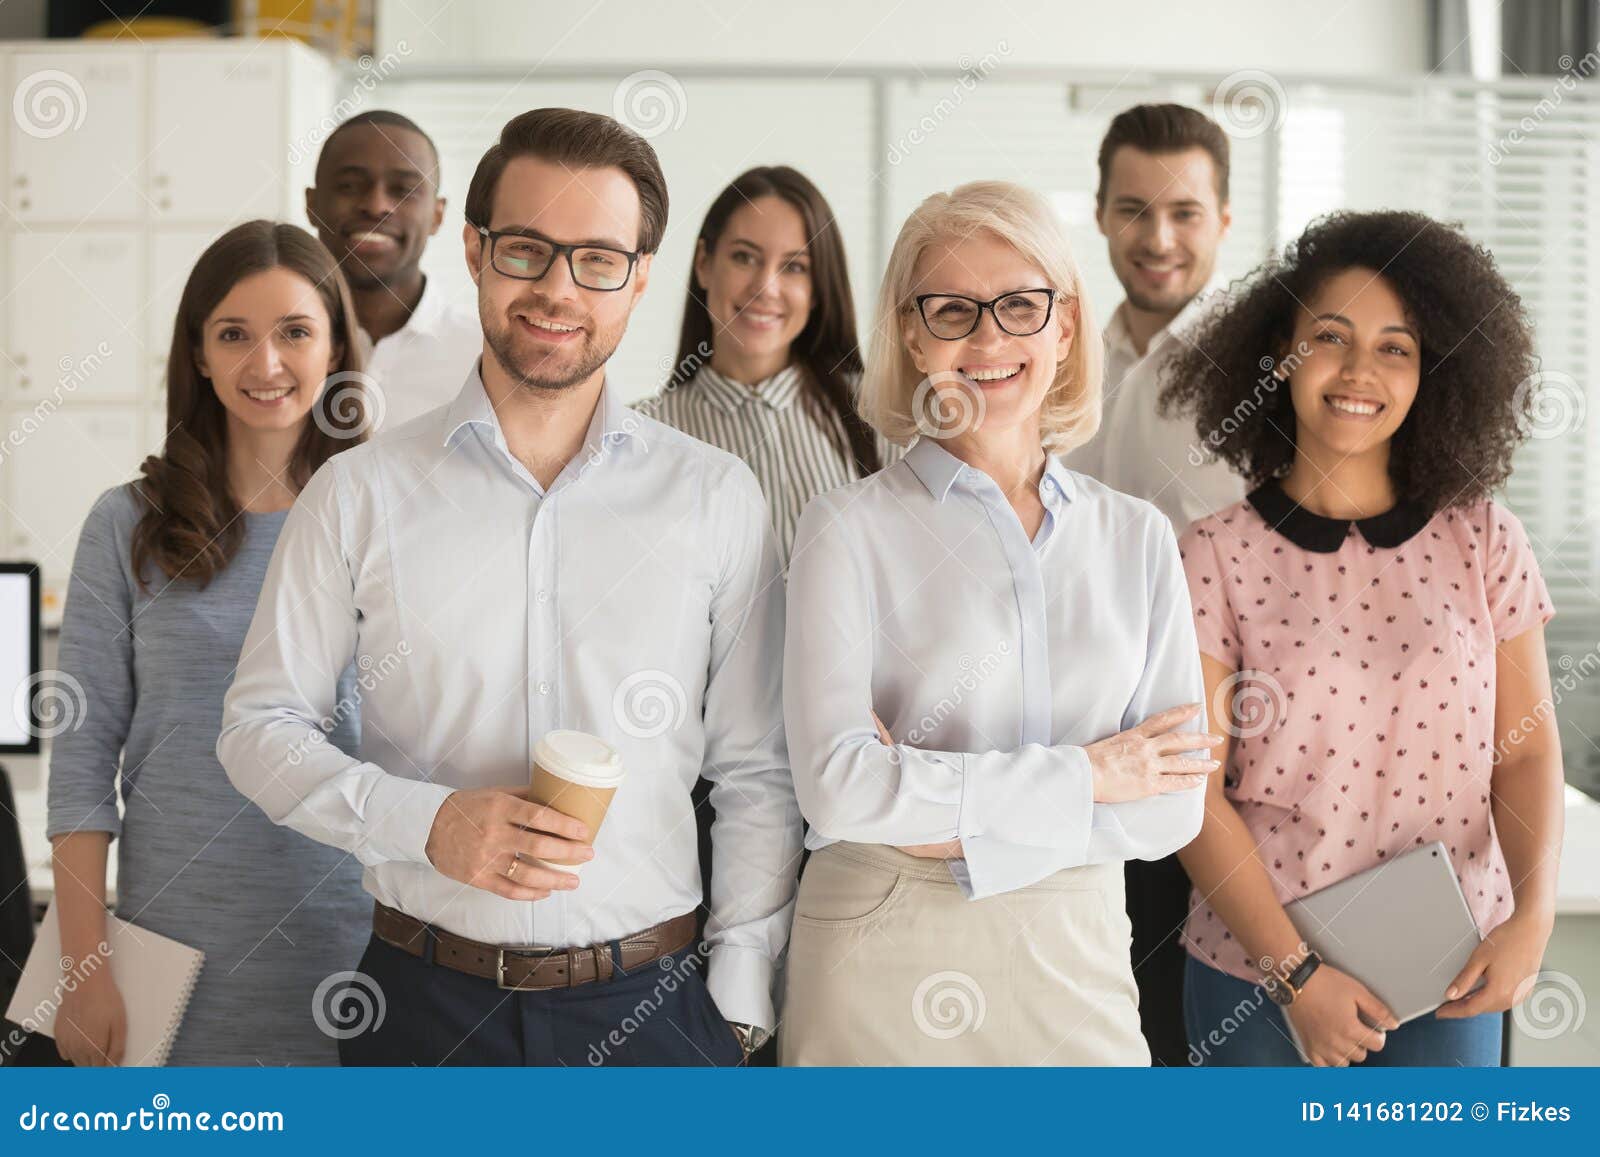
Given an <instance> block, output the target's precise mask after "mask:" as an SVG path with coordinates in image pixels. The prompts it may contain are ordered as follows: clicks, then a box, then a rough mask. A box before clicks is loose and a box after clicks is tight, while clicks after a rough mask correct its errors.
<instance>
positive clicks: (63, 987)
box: [0, 940, 112, 1061]
mask: <svg viewBox="0 0 1600 1157" xmlns="http://www.w3.org/2000/svg"><path fill="white" fill-rule="evenodd" d="M111 953H112V949H111V945H109V944H107V943H106V942H105V941H104V940H102V941H100V943H99V944H96V945H95V947H94V951H93V952H91V953H89V954H88V955H87V956H85V957H83V958H82V959H81V960H74V959H73V958H72V957H70V956H63V957H61V959H60V960H59V961H57V968H58V971H59V975H58V976H57V978H56V982H55V984H54V985H53V986H52V987H51V989H50V992H49V995H47V996H44V997H42V998H41V999H40V1000H39V1002H38V1003H37V1004H35V1005H34V1006H33V1007H32V1008H31V1009H28V1010H27V1011H26V1013H24V1014H23V1016H22V1018H21V1019H20V1020H19V1021H17V1024H18V1025H20V1026H21V1027H20V1028H14V1029H11V1030H9V1031H8V1032H7V1033H6V1035H5V1039H4V1040H0V1061H4V1060H8V1059H9V1058H10V1057H11V1055H12V1053H13V1052H14V1051H15V1050H17V1049H20V1048H21V1047H22V1046H23V1045H24V1044H26V1043H27V1040H28V1036H29V1035H30V1034H32V1033H36V1032H38V1031H39V1029H40V1026H42V1025H45V1024H49V1023H51V1022H53V1021H54V1020H55V1016H56V1013H58V1012H59V1011H60V1010H61V1005H62V1004H63V1002H64V1001H65V1000H66V997H67V994H68V993H72V992H76V991H77V990H78V985H80V984H82V983H83V982H84V981H86V980H88V979H89V977H91V976H93V975H94V974H95V973H97V972H99V971H100V970H101V969H102V968H104V967H105V966H106V964H107V963H108V962H109V961H110V959H111Z"/></svg>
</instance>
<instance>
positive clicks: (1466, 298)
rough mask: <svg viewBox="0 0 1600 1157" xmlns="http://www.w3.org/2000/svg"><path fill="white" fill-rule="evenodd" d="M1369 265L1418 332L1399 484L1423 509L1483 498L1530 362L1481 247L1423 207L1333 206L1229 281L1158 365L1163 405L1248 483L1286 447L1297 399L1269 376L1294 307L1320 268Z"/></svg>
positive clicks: (1307, 295)
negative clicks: (1226, 291) (1184, 418)
mask: <svg viewBox="0 0 1600 1157" xmlns="http://www.w3.org/2000/svg"><path fill="white" fill-rule="evenodd" d="M1351 268H1364V269H1373V270H1377V271H1379V272H1380V273H1381V274H1382V276H1383V278H1384V280H1385V281H1387V282H1388V283H1389V284H1390V285H1391V286H1392V287H1393V288H1394V290H1395V292H1396V293H1397V294H1398V295H1399V297H1400V299H1401V301H1403V302H1404V303H1405V308H1406V313H1407V315H1408V318H1407V320H1408V321H1409V322H1410V323H1411V324H1412V325H1413V326H1414V327H1415V328H1416V330H1417V335H1418V337H1419V339H1420V340H1421V345H1422V352H1421V365H1420V371H1421V373H1420V378H1419V381H1418V386H1417V398H1416V401H1415V403H1414V404H1413V405H1412V407H1411V410H1410V412H1409V413H1408V414H1407V415H1406V418H1405V421H1404V422H1402V423H1401V425H1400V428H1399V429H1398V430H1396V431H1395V435H1394V440H1393V442H1392V443H1391V445H1390V453H1389V474H1390V478H1391V480H1392V481H1393V483H1394V487H1395V494H1396V496H1397V497H1399V498H1400V499H1402V500H1409V501H1411V502H1415V503H1417V504H1419V505H1421V506H1422V507H1424V508H1425V509H1427V510H1429V511H1438V510H1443V509H1445V508H1447V507H1456V506H1465V505H1469V504H1471V503H1473V502H1477V501H1481V500H1482V499H1484V498H1487V497H1488V496H1489V494H1490V492H1491V491H1493V490H1495V489H1496V488H1498V487H1499V486H1500V485H1501V483H1503V482H1504V481H1505V480H1506V477H1507V476H1508V475H1509V474H1510V473H1511V456H1512V453H1513V452H1514V451H1515V450H1516V448H1517V446H1518V445H1519V444H1520V443H1521V441H1522V439H1523V437H1524V436H1525V432H1526V429H1527V427H1526V421H1525V420H1526V418H1527V416H1528V414H1529V413H1530V398H1529V396H1528V395H1529V393H1530V391H1529V390H1528V389H1527V388H1525V387H1524V383H1526V382H1528V381H1529V380H1530V377H1531V375H1533V373H1534V371H1535V368H1536V366H1535V361H1534V357H1533V339H1532V335H1531V332H1530V330H1529V325H1528V320H1527V315H1526V313H1525V311H1524V309H1523V305H1522V301H1521V299H1520V298H1518V296H1517V295H1516V293H1515V292H1514V291H1513V290H1512V289H1511V287H1510V286H1509V285H1508V284H1507V283H1506V280H1505V278H1503V277H1502V276H1501V275H1500V272H1499V270H1497V269H1496V268H1495V264H1494V259H1493V258H1492V257H1491V256H1490V255H1489V252H1488V250H1486V249H1483V248H1482V247H1480V246H1478V245H1475V244H1473V243H1472V242H1471V241H1469V240H1468V239H1467V238H1466V237H1465V236H1464V235H1463V234H1462V233H1461V232H1459V231H1458V230H1457V229H1455V228H1452V227H1450V226H1448V225H1444V224H1441V223H1440V222H1438V221H1435V220H1433V219H1432V218H1431V217H1427V216H1425V215H1423V214H1421V213H1409V212H1397V211H1386V212H1377V213H1355V212H1338V213H1332V214H1329V215H1328V216H1326V217H1322V218H1320V219H1318V220H1316V221H1314V222H1312V223H1311V225H1310V226H1309V227H1307V229H1306V231H1305V232H1304V233H1302V234H1301V235H1300V237H1299V239H1298V240H1296V241H1293V242H1291V243H1290V244H1289V245H1288V246H1286V247H1285V249H1284V252H1283V255H1282V256H1281V257H1275V258H1273V259H1271V260H1269V261H1267V262H1266V263H1265V264H1264V265H1262V266H1261V267H1260V268H1259V269H1257V270H1256V271H1255V272H1254V273H1252V274H1250V275H1249V276H1248V277H1246V278H1245V279H1244V280H1243V281H1241V282H1236V283H1235V284H1234V286H1233V287H1232V291H1231V293H1230V296H1229V298H1228V300H1227V302H1226V304H1224V305H1223V306H1222V307H1220V308H1219V309H1217V310H1215V311H1213V312H1211V313H1209V314H1208V315H1207V316H1206V317H1205V318H1204V320H1203V321H1202V322H1201V324H1200V325H1199V327H1198V329H1197V330H1196V331H1195V332H1194V334H1193V335H1192V336H1191V339H1190V340H1189V341H1187V342H1185V343H1184V344H1183V348H1182V349H1181V350H1180V352H1178V353H1176V354H1174V355H1173V358H1172V360H1171V361H1170V362H1168V363H1167V365H1166V367H1165V377H1164V378H1163V382H1164V385H1163V389H1162V391H1161V401H1160V412H1161V413H1162V414H1163V415H1167V416H1172V415H1176V414H1185V415H1188V416H1191V417H1193V418H1194V420H1195V426H1196V429H1197V430H1198V431H1199V434H1200V443H1201V445H1203V446H1206V447H1208V448H1209V449H1210V451H1211V452H1212V453H1214V454H1215V455H1216V456H1217V457H1219V458H1221V459H1223V460H1224V461H1226V462H1227V463H1228V464H1229V465H1230V466H1232V467H1233V469H1234V470H1235V471H1236V472H1238V473H1239V474H1240V475H1242V476H1243V477H1244V478H1245V479H1246V480H1248V482H1249V483H1250V485H1251V486H1253V487H1254V486H1260V485H1262V484H1263V483H1265V482H1266V481H1267V480H1268V479H1272V478H1279V477H1282V476H1283V475H1284V474H1286V473H1287V472H1288V470H1289V466H1290V464H1291V463H1292V462H1293V461H1294V453H1295V447H1294V438H1295V418H1294V406H1293V403H1292V401H1291V399H1290V391H1289V390H1288V389H1287V388H1276V387H1278V386H1281V385H1283V383H1281V382H1278V381H1277V379H1275V378H1273V377H1271V376H1270V374H1269V371H1270V370H1271V369H1272V367H1273V365H1274V364H1275V362H1276V361H1277V360H1278V359H1282V358H1284V357H1286V356H1287V355H1288V352H1289V346H1290V342H1291V341H1292V339H1293V334H1294V324H1295V317H1296V310H1298V309H1299V308H1300V303H1301V302H1305V301H1309V300H1311V297H1312V295H1313V294H1314V293H1316V291H1317V289H1318V288H1319V286H1320V285H1321V283H1322V282H1323V281H1324V280H1326V279H1327V278H1329V277H1331V276H1334V275H1336V274H1338V273H1341V272H1343V271H1344V270H1347V269H1351Z"/></svg>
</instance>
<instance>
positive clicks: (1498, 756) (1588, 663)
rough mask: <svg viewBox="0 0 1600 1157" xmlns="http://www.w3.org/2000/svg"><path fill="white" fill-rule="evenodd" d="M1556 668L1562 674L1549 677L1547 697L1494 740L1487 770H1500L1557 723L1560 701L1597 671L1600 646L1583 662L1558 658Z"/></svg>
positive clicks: (1562, 656)
mask: <svg viewBox="0 0 1600 1157" xmlns="http://www.w3.org/2000/svg"><path fill="white" fill-rule="evenodd" d="M1556 666H1557V667H1558V668H1559V669H1560V671H1561V674H1559V675H1555V674H1554V673H1552V676H1551V679H1550V694H1549V695H1547V696H1545V697H1544V698H1543V699H1540V700H1539V702H1537V703H1535V704H1534V705H1533V707H1532V708H1531V709H1530V710H1528V711H1526V712H1524V713H1523V716H1522V718H1521V719H1518V720H1517V721H1516V722H1515V723H1513V724H1512V725H1511V726H1510V727H1508V728H1506V731H1505V734H1504V735H1502V736H1501V737H1500V738H1499V739H1498V740H1496V742H1495V745H1494V755H1493V756H1492V757H1491V758H1490V760H1489V766H1491V767H1499V766H1500V764H1501V763H1503V762H1504V761H1505V760H1506V759H1507V758H1509V757H1510V755H1511V753H1512V752H1513V751H1515V750H1516V749H1517V748H1518V747H1521V746H1522V745H1523V744H1524V743H1526V742H1527V741H1528V739H1530V738H1531V737H1532V736H1533V735H1534V734H1535V733H1537V732H1538V731H1539V730H1541V729H1542V728H1544V727H1546V726H1548V725H1550V724H1553V723H1556V722H1557V720H1556V708H1558V707H1560V706H1561V701H1562V700H1563V699H1565V698H1566V697H1567V696H1568V695H1569V694H1571V693H1572V692H1573V691H1576V690H1577V689H1578V686H1579V685H1580V684H1582V683H1583V682H1584V681H1585V680H1586V679H1588V678H1589V676H1590V675H1593V674H1594V673H1595V672H1596V671H1600V646H1597V647H1594V648H1591V649H1590V650H1589V651H1587V652H1586V653H1585V654H1584V655H1583V657H1582V658H1576V659H1575V658H1573V657H1572V656H1571V655H1569V654H1564V655H1558V656H1557V657H1556Z"/></svg>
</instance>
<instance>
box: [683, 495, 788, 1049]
mask: <svg viewBox="0 0 1600 1157" xmlns="http://www.w3.org/2000/svg"><path fill="white" fill-rule="evenodd" d="M717 491H718V493H717V494H716V495H713V496H708V497H710V498H711V499H712V501H713V502H715V503H718V504H719V505H721V506H722V507H723V511H722V515H721V517H719V518H718V519H716V521H715V525H716V526H718V527H719V529H720V530H721V531H722V532H723V541H722V560H723V561H722V578H721V581H720V583H719V585H718V587H717V589H716V591H715V593H714V595H713V598H712V604H711V657H710V664H709V669H708V671H707V679H706V695H705V708H704V710H705V736H706V755H705V763H704V766H703V768H702V773H703V774H704V776H705V778H706V779H707V780H709V781H710V783H711V804H712V807H713V808H715V810H716V816H717V818H716V822H715V823H714V824H713V826H712V829H711V845H712V851H713V855H712V870H711V896H710V897H709V905H710V919H709V920H708V921H707V924H706V939H707V941H708V943H709V944H710V945H711V953H710V961H709V966H708V970H707V977H706V983H707V986H708V987H709V988H710V990H711V995H712V998H713V999H714V1000H715V1001H716V1004H717V1008H718V1010H719V1011H721V1013H722V1014H723V1016H724V1017H725V1018H727V1019H728V1020H732V1021H739V1022H742V1023H746V1024H754V1025H758V1026H760V1027H762V1028H767V1029H770V1028H773V1027H775V1025H776V1023H777V1017H776V1015H775V1012H774V1009H773V1001H772V984H773V977H774V973H775V971H776V967H777V961H778V958H779V957H780V956H781V955H782V953H783V949H784V946H785V944H786V943H787V942H788V938H789V925H790V922H791V920H792V919H793V914H794V896H795V887H796V879H797V876H798V873H799V867H800V846H801V824H800V809H799V806H798V805H797V804H796V803H795V794H794V781H793V779H792V778H791V776H790V773H789V756H788V748H787V745H786V743H785V741H784V730H783V688H782V662H781V656H782V654H783V634H784V590H783V578H782V574H781V571H780V568H779V564H778V552H777V545H776V540H775V538H774V534H773V530H772V527H771V520H770V518H769V516H768V513H767V505H766V502H765V500H764V499H763V498H762V495H761V489H760V487H759V485H758V484H757V483H756V480H755V477H754V476H753V475H752V474H751V473H750V472H749V470H748V469H747V468H745V467H743V466H742V465H741V466H740V467H739V468H738V469H737V470H734V471H731V472H730V475H729V476H728V477H727V478H726V479H724V480H723V482H722V483H721V484H720V485H719V486H718V487H717Z"/></svg>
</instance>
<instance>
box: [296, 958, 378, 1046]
mask: <svg viewBox="0 0 1600 1157" xmlns="http://www.w3.org/2000/svg"><path fill="white" fill-rule="evenodd" d="M388 1012H389V1002H388V1001H387V1000H386V999H385V998H384V995H383V986H382V985H380V984H379V983H378V982H377V981H376V980H374V979H372V977H370V976H368V975H367V974H366V973H365V972H354V971H346V972H335V973H333V974H332V975H330V976H327V977H325V978H323V981H322V983H320V984H318V985H317V988H316V991H315V992H313V993H312V994H311V1019H312V1021H313V1022H314V1023H315V1024H316V1026H317V1028H319V1029H320V1030H322V1033H323V1035H324V1036H329V1037H332V1038H333V1039H334V1040H349V1039H350V1038H351V1037H357V1036H360V1035H361V1034H362V1033H366V1032H377V1031H378V1029H379V1028H381V1027H383V1020H384V1017H385V1016H387V1015H388Z"/></svg>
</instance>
